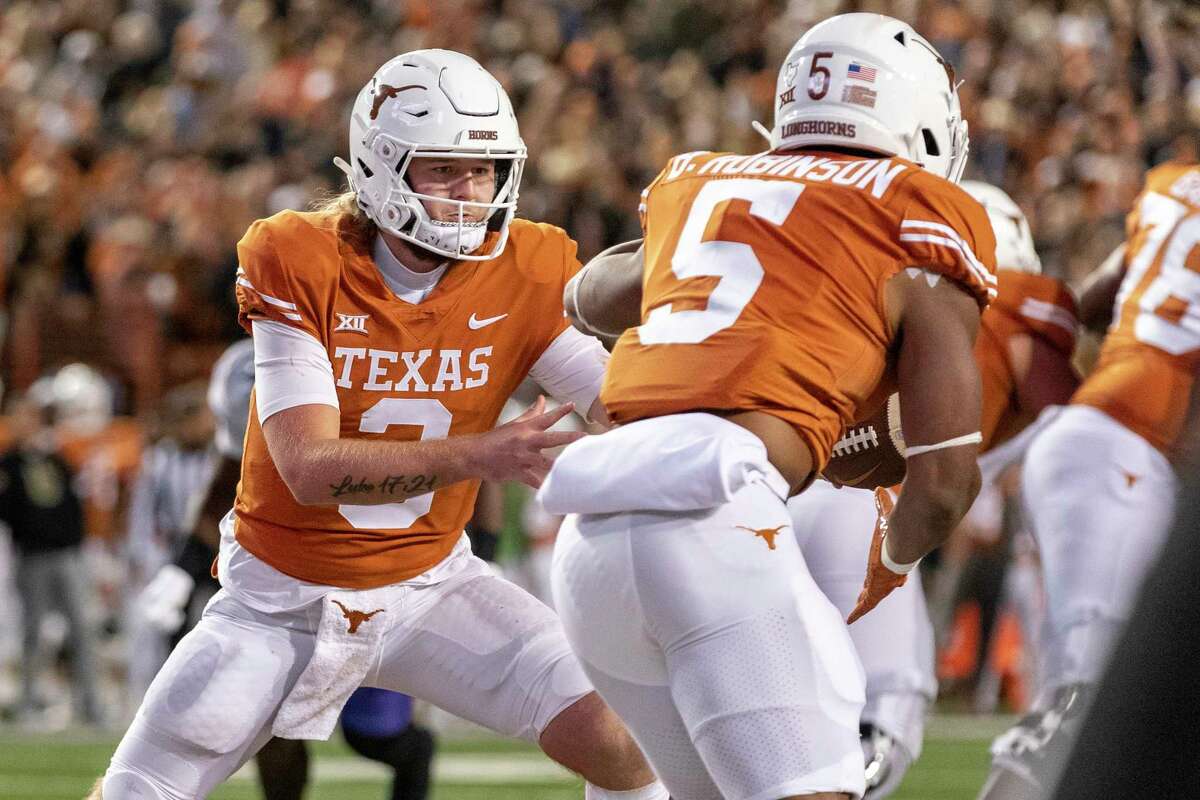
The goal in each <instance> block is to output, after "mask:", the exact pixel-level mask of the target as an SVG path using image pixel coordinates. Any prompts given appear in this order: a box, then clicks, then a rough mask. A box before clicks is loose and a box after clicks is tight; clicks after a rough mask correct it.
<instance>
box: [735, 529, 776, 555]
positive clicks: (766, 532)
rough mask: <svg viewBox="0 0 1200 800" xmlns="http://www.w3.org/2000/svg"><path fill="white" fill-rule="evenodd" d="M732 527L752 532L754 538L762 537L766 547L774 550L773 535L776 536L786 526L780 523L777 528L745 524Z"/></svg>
mask: <svg viewBox="0 0 1200 800" xmlns="http://www.w3.org/2000/svg"><path fill="white" fill-rule="evenodd" d="M733 527H735V528H739V529H741V530H743V531H750V532H751V533H753V534H754V536H755V538H758V537H762V540H763V541H764V542H766V543H767V548H768V549H770V550H774V549H775V537H776V536H778V535H779V532H780V531H781V530H783V529H784V528H786V527H787V525H780V526H779V527H778V528H747V527H746V526H745V525H734V526H733Z"/></svg>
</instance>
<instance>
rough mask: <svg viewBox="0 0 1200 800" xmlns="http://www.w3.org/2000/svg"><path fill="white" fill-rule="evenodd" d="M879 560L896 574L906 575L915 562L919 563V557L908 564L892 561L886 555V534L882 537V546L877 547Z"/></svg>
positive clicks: (915, 564) (914, 565)
mask: <svg viewBox="0 0 1200 800" xmlns="http://www.w3.org/2000/svg"><path fill="white" fill-rule="evenodd" d="M879 560H880V561H881V562H883V565H884V566H885V567H887V568H888V569H890V570H891V571H892V572H894V573H896V574H897V575H907V574H908V573H910V572H912V571H913V569H914V568H915V567H916V566H917V564H920V563H921V559H919V558H918V559H917V560H916V561H913V562H910V563H908V564H897V563H896V562H895V561H893V560H892V557H891V556H890V555H888V540H887V537H886V536H884V537H883V546H882V547H880V548H879Z"/></svg>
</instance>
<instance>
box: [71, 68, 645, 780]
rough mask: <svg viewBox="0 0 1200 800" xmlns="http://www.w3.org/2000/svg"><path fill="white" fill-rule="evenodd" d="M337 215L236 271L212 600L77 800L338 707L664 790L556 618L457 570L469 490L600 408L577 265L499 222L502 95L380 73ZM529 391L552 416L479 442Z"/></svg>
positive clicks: (322, 722)
mask: <svg viewBox="0 0 1200 800" xmlns="http://www.w3.org/2000/svg"><path fill="white" fill-rule="evenodd" d="M349 127H350V137H349V139H350V142H349V143H350V163H346V162H342V161H341V159H338V163H339V166H341V167H342V168H343V169H344V171H345V172H346V173H347V175H348V177H349V182H350V189H351V192H350V193H349V194H348V195H343V196H342V197H341V198H339V199H337V200H336V201H334V202H332V203H330V204H329V205H328V206H326V207H324V208H322V209H318V210H317V211H313V212H307V213H295V212H290V211H285V212H282V213H280V214H277V215H275V216H274V217H272V218H270V219H267V220H260V221H259V222H257V223H255V224H254V225H253V226H251V228H250V230H249V231H248V232H247V234H246V236H245V237H243V239H242V241H241V242H240V243H239V245H238V255H239V262H240V267H241V269H240V270H239V274H238V278H237V294H238V306H239V322H240V323H241V324H242V326H243V327H244V328H246V329H247V330H249V331H251V332H252V333H253V337H254V339H253V341H254V356H255V389H254V402H252V403H251V404H250V415H249V423H248V428H247V432H246V437H245V446H244V450H243V457H242V468H241V481H240V483H239V485H238V493H237V502H236V504H235V506H234V510H233V511H232V512H230V513H229V514H228V515H227V516H226V517H225V518H224V520H223V521H222V525H221V533H222V538H221V545H220V556H219V559H218V566H217V569H218V573H219V578H220V580H221V585H222V590H221V592H220V593H218V595H217V596H216V597H215V598H214V599H213V601H212V602H211V603H209V605H208V607H207V608H206V609H205V613H204V617H203V618H202V619H201V621H200V623H199V625H197V626H196V628H195V629H193V630H192V631H191V632H190V633H189V634H188V635H187V636H185V637H184V639H183V641H181V642H180V644H179V645H178V646H177V647H176V648H175V651H174V652H173V653H172V655H171V657H170V659H168V661H167V664H166V665H165V666H164V667H163V670H162V671H161V672H160V673H159V675H158V677H157V678H156V679H155V681H154V684H153V685H152V686H151V688H150V690H149V692H148V693H147V695H146V699H145V701H144V703H143V705H142V707H141V709H139V712H138V715H137V717H136V718H135V719H134V721H133V724H132V725H131V727H130V729H129V730H128V731H127V732H126V734H125V736H124V738H123V740H122V742H121V744H120V746H119V747H118V748H117V751H116V753H115V754H114V756H113V759H112V762H111V764H110V766H109V769H108V771H107V773H106V775H105V777H104V779H103V783H102V787H101V786H97V788H96V791H95V793H94V794H95V796H99V795H101V793H102V794H103V795H104V796H106V797H108V798H110V800H120V798H126V797H147V798H155V799H156V800H179V798H197V797H204V796H206V795H207V794H208V793H209V792H210V791H211V790H212V789H213V788H214V787H215V786H216V785H218V784H219V783H220V782H221V781H223V780H224V779H225V778H227V777H228V776H229V775H231V774H232V773H233V772H234V771H235V770H236V769H237V768H238V767H239V766H240V765H241V764H242V763H244V762H245V761H246V760H247V759H248V758H249V757H250V756H251V755H253V754H254V752H255V751H256V750H257V749H258V748H259V747H261V746H262V744H263V743H264V742H265V741H267V740H268V739H269V738H270V737H271V736H272V735H277V736H281V737H284V738H291V739H324V738H328V736H329V735H330V733H331V732H332V730H333V728H334V726H335V725H336V722H337V718H338V714H339V712H340V711H341V708H342V706H343V704H344V703H345V701H346V699H347V698H348V697H349V696H350V695H351V694H352V693H353V692H354V690H355V689H357V688H358V687H359V686H360V685H366V686H373V687H377V688H383V689H391V690H394V691H399V692H402V693H405V694H409V695H412V696H415V697H420V698H422V699H425V700H427V701H429V702H431V703H434V704H436V705H439V706H441V707H443V708H445V709H446V710H449V711H451V712H452V713H455V714H458V715H459V716H462V717H465V718H467V719H470V720H473V721H475V722H477V723H479V724H482V725H485V726H487V727H490V728H491V729H493V730H496V731H498V732H501V733H505V734H508V735H512V736H519V737H522V738H525V739H527V740H529V741H531V742H536V743H537V744H539V745H540V746H541V747H542V749H543V750H544V751H545V752H546V753H547V754H548V755H549V756H551V757H552V758H554V759H556V760H558V761H559V762H560V763H562V764H564V765H565V766H567V767H569V768H571V769H574V770H575V771H577V772H579V773H580V774H581V775H583V777H584V778H585V779H586V781H587V788H586V790H585V791H586V794H587V796H588V797H589V798H595V799H596V800H603V799H604V798H612V797H614V796H617V797H620V798H622V800H626V798H628V800H660V799H661V798H664V797H665V791H664V790H663V788H662V786H661V784H659V783H658V782H657V781H656V780H655V779H654V775H653V772H652V771H651V770H650V769H649V767H648V765H647V764H646V761H645V759H644V758H643V756H642V754H641V753H640V751H639V750H638V748H637V745H636V744H635V743H634V742H633V740H632V739H631V738H630V736H629V734H628V732H627V731H626V730H625V728H624V727H623V726H622V725H621V723H620V720H619V719H617V717H616V716H615V715H614V714H613V713H612V712H611V711H610V710H609V709H608V708H607V707H606V706H605V704H604V703H603V701H601V700H600V699H599V697H598V696H597V695H596V693H595V692H594V691H593V689H592V687H591V685H590V683H589V682H588V680H587V678H586V676H585V675H584V674H583V671H582V669H581V668H580V665H579V663H578V661H577V659H576V658H575V656H574V655H573V654H572V653H571V651H570V647H569V646H568V644H567V642H566V640H565V637H564V636H563V632H562V629H561V626H560V624H559V622H558V620H557V619H556V618H555V616H554V614H553V613H552V612H551V611H550V609H549V608H547V607H546V606H545V605H543V604H541V603H540V602H538V601H537V600H536V599H534V598H533V597H531V596H530V595H529V594H528V593H526V592H524V591H522V590H520V589H518V588H517V587H516V586H514V585H513V584H511V583H509V582H507V581H505V580H503V579H502V578H500V577H499V576H498V575H496V574H495V573H494V572H493V571H492V570H491V569H490V568H489V567H488V566H487V565H486V564H484V563H483V562H482V561H481V560H480V559H478V558H476V557H474V556H473V555H472V554H471V552H470V547H469V543H468V541H467V539H466V537H465V535H464V534H463V532H462V530H463V525H464V524H465V522H466V521H467V519H468V518H469V517H470V514H471V510H472V508H473V506H474V500H475V495H476V492H477V490H478V486H479V479H481V478H484V479H491V480H522V481H526V482H528V483H530V484H532V485H537V484H538V483H540V481H541V478H542V476H543V475H544V474H545V471H546V470H547V469H548V468H549V466H550V459H549V457H548V456H547V455H546V454H545V453H544V452H543V451H544V450H546V449H548V448H552V447H555V446H558V445H561V444H564V443H566V442H569V441H572V440H574V439H575V438H577V436H578V434H571V433H554V432H548V431H547V430H546V429H547V428H548V427H549V426H550V425H552V424H553V423H554V422H555V421H556V420H557V419H558V418H559V417H561V416H562V415H564V414H566V413H568V412H569V411H570V410H571V408H572V405H574V406H577V407H579V408H580V409H586V410H593V411H595V412H596V413H598V412H599V409H600V407H599V406H598V405H597V404H596V402H595V397H596V394H597V390H598V386H599V380H600V376H601V374H602V372H603V368H604V364H605V362H606V358H607V357H606V354H605V353H604V350H603V348H602V347H601V346H600V344H599V342H597V341H595V340H594V339H588V338H586V337H583V336H581V335H580V334H579V333H578V332H577V331H574V330H572V329H569V328H570V326H569V325H568V324H567V323H566V321H565V320H564V314H563V307H562V299H561V298H562V293H563V287H564V284H565V283H566V281H567V280H568V279H569V278H570V277H571V276H572V275H573V274H574V273H575V271H577V269H578V266H579V264H578V260H577V259H576V258H575V244H574V242H572V241H571V240H570V239H569V238H568V237H567V235H566V234H565V232H563V231H562V230H560V229H558V228H554V227H552V226H549V225H543V224H537V223H532V222H528V221H526V220H520V219H514V214H515V211H516V201H517V193H518V188H519V185H520V181H521V174H522V169H523V166H524V161H525V155H526V153H525V146H524V143H523V142H522V141H521V139H520V136H519V133H518V131H517V123H516V117H515V114H514V113H513V110H512V106H511V104H510V103H509V101H508V97H507V96H506V95H505V93H504V90H503V88H502V87H501V86H500V84H499V83H498V82H497V81H496V80H495V78H493V77H492V76H491V75H490V74H488V73H487V72H486V71H485V70H484V69H483V68H482V67H480V66H479V64H477V63H476V62H475V61H474V60H472V59H470V58H469V57H467V56H464V55H462V54H459V53H454V52H450V51H445V50H422V51H415V52H412V53H406V54H404V55H401V56H397V57H396V58H394V59H392V60H391V61H389V62H388V63H386V64H385V65H383V66H382V67H381V68H380V69H379V70H378V71H377V72H376V74H375V76H374V78H373V79H372V80H371V81H370V83H368V84H367V85H366V86H365V87H364V88H363V89H362V91H361V92H360V93H359V95H358V97H357V98H356V100H355V103H354V107H353V109H352V112H351V117H350V126H349ZM526 376H530V377H533V378H534V379H535V380H537V381H538V382H539V383H540V384H541V385H542V386H543V387H544V388H546V389H547V391H549V392H550V393H551V394H553V395H555V396H556V397H557V398H559V399H560V400H562V401H564V406H563V407H562V409H561V410H559V411H557V412H554V413H542V409H541V408H540V405H541V403H540V402H539V404H538V405H537V406H535V408H533V409H531V410H530V411H529V412H527V413H526V414H525V415H523V416H522V417H520V418H518V419H517V420H515V421H513V422H510V423H508V424H507V425H503V426H500V427H499V428H495V427H494V425H495V423H496V420H497V417H498V415H499V413H500V409H501V408H502V406H503V404H504V401H505V400H506V399H507V397H508V396H510V395H511V394H512V392H513V390H514V389H515V388H516V386H517V385H518V384H519V383H520V382H521V381H522V380H524V379H525V377H526Z"/></svg>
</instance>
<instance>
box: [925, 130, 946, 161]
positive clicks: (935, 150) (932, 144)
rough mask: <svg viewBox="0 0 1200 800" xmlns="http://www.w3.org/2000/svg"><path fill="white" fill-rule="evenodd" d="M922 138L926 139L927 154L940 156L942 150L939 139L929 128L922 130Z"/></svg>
mask: <svg viewBox="0 0 1200 800" xmlns="http://www.w3.org/2000/svg"><path fill="white" fill-rule="evenodd" d="M921 136H922V137H923V138H924V139H925V152H926V153H928V154H929V155H931V156H940V155H941V154H942V149H941V148H940V147H938V143H937V139H936V138H935V137H934V135H933V131H931V130H929V128H921Z"/></svg>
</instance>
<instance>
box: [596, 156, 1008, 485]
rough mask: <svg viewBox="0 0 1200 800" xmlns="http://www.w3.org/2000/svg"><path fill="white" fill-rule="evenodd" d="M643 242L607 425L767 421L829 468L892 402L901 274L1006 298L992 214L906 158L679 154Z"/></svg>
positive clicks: (655, 194) (650, 203) (647, 196)
mask: <svg viewBox="0 0 1200 800" xmlns="http://www.w3.org/2000/svg"><path fill="white" fill-rule="evenodd" d="M679 209H688V210H687V212H686V213H683V214H681V213H680V212H679ZM643 228H644V230H645V233H646V256H645V257H646V278H645V290H644V292H643V295H642V313H643V324H642V325H641V326H640V327H638V328H635V329H631V330H629V331H626V332H625V334H624V335H623V336H622V337H621V339H620V341H619V342H618V343H617V346H616V348H615V349H614V351H613V359H612V362H611V365H610V368H609V371H608V373H607V375H606V378H605V385H604V388H603V391H602V394H601V398H602V400H603V401H604V405H605V408H606V409H607V410H608V411H609V414H610V415H611V416H612V418H613V419H614V420H615V421H617V422H629V421H632V420H635V419H641V418H643V417H648V416H656V415H661V414H673V413H680V412H685V411H692V410H701V409H709V410H723V409H736V410H741V411H747V410H759V411H765V412H768V413H770V414H773V415H776V416H779V417H781V418H783V419H785V420H787V421H788V422H790V423H791V424H792V425H793V426H794V427H795V428H796V430H797V432H798V433H799V434H800V435H801V436H802V437H803V438H804V440H805V441H806V443H807V444H808V446H809V449H810V450H812V453H813V457H814V460H815V462H816V464H815V465H816V466H817V468H818V469H820V468H821V467H823V466H824V463H825V461H826V460H827V459H828V458H829V454H830V450H831V448H832V447H833V444H834V442H835V441H836V440H837V437H838V436H839V435H840V433H841V430H842V428H843V427H844V426H845V425H847V424H850V423H852V422H853V421H854V420H856V419H863V418H865V417H866V416H868V415H869V414H870V413H871V412H872V411H873V410H874V408H875V407H877V406H878V405H879V404H880V403H881V402H882V399H883V398H885V397H886V396H887V395H888V394H890V393H891V392H892V391H894V380H893V379H892V377H891V376H890V375H889V374H888V373H889V370H888V363H887V360H888V353H889V350H890V348H891V344H892V339H893V332H892V331H891V330H889V325H888V323H887V319H886V315H885V311H884V303H883V291H884V286H885V285H886V283H887V282H888V280H889V279H890V278H891V277H892V276H893V275H895V274H896V273H897V272H899V271H900V270H901V269H903V268H906V267H909V266H911V265H920V266H921V267H923V268H924V269H925V270H926V271H927V272H928V273H929V274H927V276H926V278H927V279H928V280H931V281H934V280H937V276H939V275H944V276H946V277H947V278H949V279H951V280H954V281H957V282H959V283H961V284H962V285H963V286H965V287H966V288H968V289H969V291H970V292H971V293H972V294H973V295H974V296H975V297H976V299H977V300H978V301H979V303H980V305H986V303H987V302H988V300H989V298H991V297H993V296H994V295H995V293H996V278H995V275H994V274H993V272H994V251H995V244H994V237H993V234H992V229H991V225H990V224H989V222H988V218H987V215H986V213H985V212H984V210H983V208H982V207H981V206H980V205H979V204H978V203H977V202H976V201H975V200H974V199H973V198H971V197H970V196H969V195H968V194H967V193H966V192H964V191H963V190H962V189H960V188H958V187H957V186H955V185H954V184H952V183H950V182H949V181H947V180H944V179H942V178H940V177H938V176H936V175H933V174H932V173H930V172H928V171H927V170H923V169H921V168H920V167H918V166H917V165H915V164H913V163H912V162H910V161H907V160H905V159H902V158H899V157H892V158H862V157H854V156H847V155H841V154H837V153H806V154H801V155H787V154H778V155H773V154H760V155H752V156H740V155H730V154H722V153H688V154H684V155H680V156H676V157H675V158H674V159H672V161H671V162H670V163H669V164H668V166H667V168H666V169H665V170H663V172H662V173H661V174H660V175H659V177H658V178H657V179H656V180H655V181H654V183H652V184H651V185H650V187H649V188H648V189H647V190H646V192H645V193H644V211H643ZM663 345H681V346H679V347H671V346H666V347H664V346H663ZM683 345H686V346H683ZM697 376H701V377H702V378H703V379H702V380H698V379H697Z"/></svg>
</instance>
